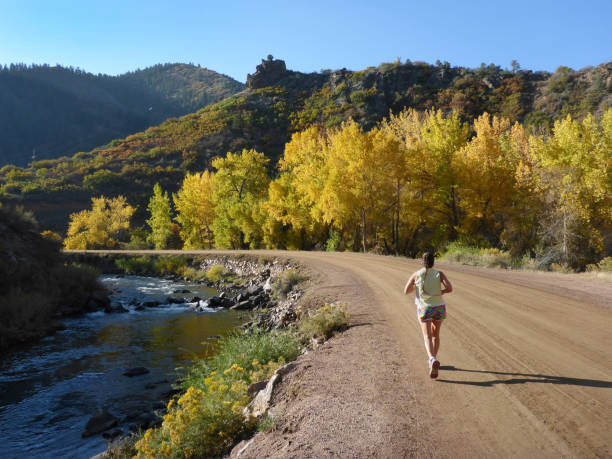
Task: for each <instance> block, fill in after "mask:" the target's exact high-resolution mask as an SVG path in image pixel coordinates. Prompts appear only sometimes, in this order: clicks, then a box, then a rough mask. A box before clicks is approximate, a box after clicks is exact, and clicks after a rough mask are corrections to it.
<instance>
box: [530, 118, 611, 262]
mask: <svg viewBox="0 0 612 459" xmlns="http://www.w3.org/2000/svg"><path fill="white" fill-rule="evenodd" d="M611 125H612V110H610V109H609V110H608V111H607V112H606V113H605V114H604V116H603V117H602V121H601V126H600V125H598V123H597V121H596V120H595V118H594V117H593V116H592V115H588V116H587V117H586V118H584V120H582V122H578V121H576V120H574V119H572V118H571V116H569V115H568V116H567V118H565V119H563V120H558V121H556V122H555V124H554V128H553V133H552V135H551V136H550V137H549V138H540V137H535V136H534V137H531V139H530V142H531V146H532V148H533V151H534V155H535V157H536V159H537V161H538V165H539V190H540V192H541V193H542V194H543V196H544V199H545V201H546V202H547V204H548V208H549V212H548V213H547V215H546V218H545V219H544V220H543V223H544V225H543V228H542V229H543V231H542V236H543V239H544V240H545V241H546V242H548V243H549V244H550V245H551V246H552V247H553V248H556V249H557V250H558V251H559V252H560V255H561V261H562V262H564V263H567V264H569V265H570V266H572V267H574V268H578V269H580V268H584V266H586V264H587V263H588V262H589V261H590V260H593V259H598V258H601V256H602V255H603V254H604V232H605V231H609V229H610V220H611V217H612V210H611V209H612V186H611V179H610V177H611V172H610V167H611V166H612V160H611V155H612V151H611V148H610V146H611V142H610V138H611V134H612V129H611Z"/></svg>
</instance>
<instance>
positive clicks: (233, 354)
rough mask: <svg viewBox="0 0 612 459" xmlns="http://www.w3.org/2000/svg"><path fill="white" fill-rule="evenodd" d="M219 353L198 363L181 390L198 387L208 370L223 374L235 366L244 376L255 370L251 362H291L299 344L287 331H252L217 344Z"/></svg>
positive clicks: (297, 352) (229, 337)
mask: <svg viewBox="0 0 612 459" xmlns="http://www.w3.org/2000/svg"><path fill="white" fill-rule="evenodd" d="M217 345H218V346H219V349H218V352H217V353H216V354H215V356H214V357H212V358H211V359H209V360H202V361H199V362H197V363H196V364H195V365H194V366H193V367H192V368H191V369H190V371H189V373H188V374H187V375H186V376H185V379H184V382H183V384H182V385H183V387H185V388H187V387H189V386H195V387H200V385H201V381H202V380H203V378H204V377H205V376H206V375H207V374H209V373H210V372H211V371H222V370H223V369H225V368H228V367H230V366H232V365H233V364H234V363H236V364H238V365H240V366H241V367H242V368H244V369H245V371H246V373H245V377H246V376H247V375H248V374H249V373H250V372H251V371H253V370H256V369H257V366H256V365H254V361H257V362H270V361H274V362H277V361H278V360H279V359H280V358H281V357H282V358H283V359H284V360H285V361H287V362H290V361H292V360H295V359H296V358H297V357H298V356H299V355H300V342H299V340H298V339H297V337H296V336H295V335H294V334H293V333H291V332H290V331H288V330H275V331H271V332H269V333H265V332H263V331H261V330H255V331H253V332H252V333H250V334H235V335H230V336H228V337H225V338H222V339H220V340H219V341H218V344H217Z"/></svg>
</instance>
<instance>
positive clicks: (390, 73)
mask: <svg viewBox="0 0 612 459" xmlns="http://www.w3.org/2000/svg"><path fill="white" fill-rule="evenodd" d="M151 84H152V85H155V84H156V83H154V82H152V83H151ZM608 106H612V63H607V64H602V65H600V66H598V67H595V68H587V69H583V70H580V71H573V70H571V69H568V68H565V67H562V68H559V69H558V70H557V71H556V72H555V73H553V74H548V73H545V72H532V71H528V70H515V71H508V70H503V69H501V68H500V67H497V66H494V65H489V66H484V65H483V66H481V67H480V68H478V69H467V68H462V67H451V66H450V65H449V64H447V63H437V64H436V65H429V64H425V63H418V62H415V63H411V62H406V63H403V64H402V63H400V62H396V63H390V64H381V65H380V66H378V67H369V68H367V69H365V70H363V71H359V72H353V71H348V70H346V69H342V70H337V71H334V72H331V71H323V72H321V73H313V74H304V73H299V72H293V71H290V70H287V69H286V68H285V63H284V62H283V61H281V60H274V59H272V57H271V56H269V57H268V59H267V60H264V61H262V63H261V65H258V66H257V71H256V72H255V73H254V74H253V75H249V76H248V79H247V89H246V90H245V91H243V92H241V93H239V94H236V95H234V96H231V97H229V98H226V99H224V100H223V101H221V102H218V103H216V104H213V105H209V106H207V107H205V108H203V109H200V110H199V111H197V112H196V113H192V114H189V115H186V116H183V117H181V118H171V119H168V120H166V121H165V122H163V123H162V124H160V125H158V126H155V127H151V128H149V129H147V130H146V131H143V132H140V133H137V134H133V135H131V136H128V137H126V138H124V139H121V140H115V141H112V142H110V143H109V144H107V145H106V146H104V147H101V148H97V149H94V150H92V151H90V152H87V153H78V154H76V155H74V156H73V157H62V158H59V159H56V160H43V161H37V162H34V163H32V164H31V165H30V167H28V168H16V167H13V166H5V167H4V168H2V169H0V186H1V188H0V196H2V195H3V196H4V199H9V200H19V201H21V202H22V203H23V204H24V205H25V206H26V207H27V208H28V209H31V210H33V211H34V212H35V213H36V215H37V217H38V218H39V220H40V221H41V223H42V224H43V226H44V227H49V228H52V229H55V230H58V231H61V232H64V231H65V229H66V225H67V219H68V215H69V214H70V213H71V212H74V211H75V210H80V209H83V208H85V207H88V206H89V199H90V197H91V196H97V195H100V194H105V195H107V196H113V195H116V194H125V195H126V196H128V199H129V200H130V202H131V203H132V204H134V205H137V206H138V207H139V212H140V214H137V215H136V217H137V220H139V221H140V222H142V221H143V217H144V212H145V208H146V203H147V201H148V198H149V196H150V194H151V190H152V187H153V185H154V184H155V183H156V182H160V184H161V185H162V187H163V188H165V189H167V190H169V191H170V192H173V191H176V189H177V187H178V185H179V183H180V181H181V179H182V177H183V175H184V174H185V172H187V171H199V170H204V169H207V168H209V167H210V161H211V159H212V158H213V157H214V156H217V155H224V154H225V153H226V152H228V151H239V150H242V149H243V148H255V149H256V150H258V151H261V152H264V153H265V154H266V155H268V156H269V157H271V158H272V159H273V160H276V159H278V157H279V156H280V154H281V153H282V151H283V147H284V144H285V142H287V140H288V139H289V138H290V135H291V134H292V133H293V132H295V131H298V130H301V129H304V128H305V127H307V126H309V125H312V124H319V125H323V126H326V127H331V126H336V125H339V124H340V123H341V122H342V121H343V120H346V119H348V118H353V119H355V120H356V121H357V122H359V123H360V124H361V125H362V126H364V127H366V128H369V127H372V126H373V125H375V124H376V123H377V122H379V121H380V120H381V119H383V118H384V117H385V116H387V115H388V114H389V111H390V110H392V111H394V112H397V111H399V110H401V109H403V108H405V107H414V108H417V109H419V110H426V109H428V108H439V109H442V110H444V111H451V110H456V111H457V112H458V113H459V115H460V117H461V118H462V119H464V120H467V121H471V120H473V119H474V118H475V117H477V116H478V115H480V114H481V113H483V112H485V111H486V112H489V113H491V114H496V115H502V116H504V117H507V118H509V119H510V120H511V121H520V122H522V123H523V125H524V126H526V127H527V128H528V129H530V130H533V131H538V132H542V131H546V130H547V129H548V128H549V127H550V126H551V124H552V122H553V121H554V120H555V119H558V118H561V117H565V116H566V115H568V114H571V115H572V116H574V117H576V118H581V117H583V116H585V115H586V114H587V113H589V112H591V113H594V114H595V115H596V116H598V115H599V114H601V112H602V111H603V110H604V109H605V108H606V107H608Z"/></svg>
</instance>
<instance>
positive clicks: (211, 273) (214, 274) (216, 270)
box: [206, 265, 227, 283]
mask: <svg viewBox="0 0 612 459" xmlns="http://www.w3.org/2000/svg"><path fill="white" fill-rule="evenodd" d="M226 276H227V271H226V270H225V266H223V265H214V266H211V267H210V269H209V270H208V271H207V272H206V278H207V279H208V280H209V281H210V282H213V283H214V282H219V281H220V280H222V279H224V278H225V277H226Z"/></svg>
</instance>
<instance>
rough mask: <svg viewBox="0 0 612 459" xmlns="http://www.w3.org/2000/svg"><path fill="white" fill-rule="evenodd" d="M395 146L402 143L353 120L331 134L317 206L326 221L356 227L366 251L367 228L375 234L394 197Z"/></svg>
mask: <svg viewBox="0 0 612 459" xmlns="http://www.w3.org/2000/svg"><path fill="white" fill-rule="evenodd" d="M391 144H392V145H391ZM393 148H399V145H398V143H397V142H396V141H395V140H394V139H393V138H392V137H391V136H388V135H387V134H385V133H383V132H382V131H380V130H377V129H376V130H373V131H370V132H369V133H365V132H363V131H362V130H361V129H360V128H359V126H358V125H357V123H355V122H354V121H352V120H350V121H348V122H345V123H343V124H342V126H341V127H340V129H338V130H336V131H334V132H332V133H330V134H329V144H328V147H327V155H326V156H327V174H326V175H327V177H326V180H325V185H324V187H323V189H322V193H321V197H320V199H319V201H318V202H317V207H318V208H319V211H320V213H321V215H322V217H323V219H324V221H326V222H328V223H329V222H332V221H333V222H334V223H335V224H337V225H338V226H339V227H340V228H343V229H348V228H351V227H354V228H355V230H356V231H355V242H356V241H357V238H358V237H359V236H360V238H359V239H360V245H361V249H362V250H363V251H364V252H366V251H367V250H368V231H369V230H372V231H373V232H374V233H373V235H375V228H376V225H375V223H376V221H377V216H379V215H380V214H381V212H380V210H381V209H380V206H381V203H385V202H387V203H388V202H390V201H391V200H392V198H391V197H390V196H389V195H390V194H391V192H392V191H390V188H392V183H391V181H390V180H389V177H390V173H389V170H390V168H391V165H390V161H389V159H388V156H389V154H390V152H391V151H392V149H393Z"/></svg>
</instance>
